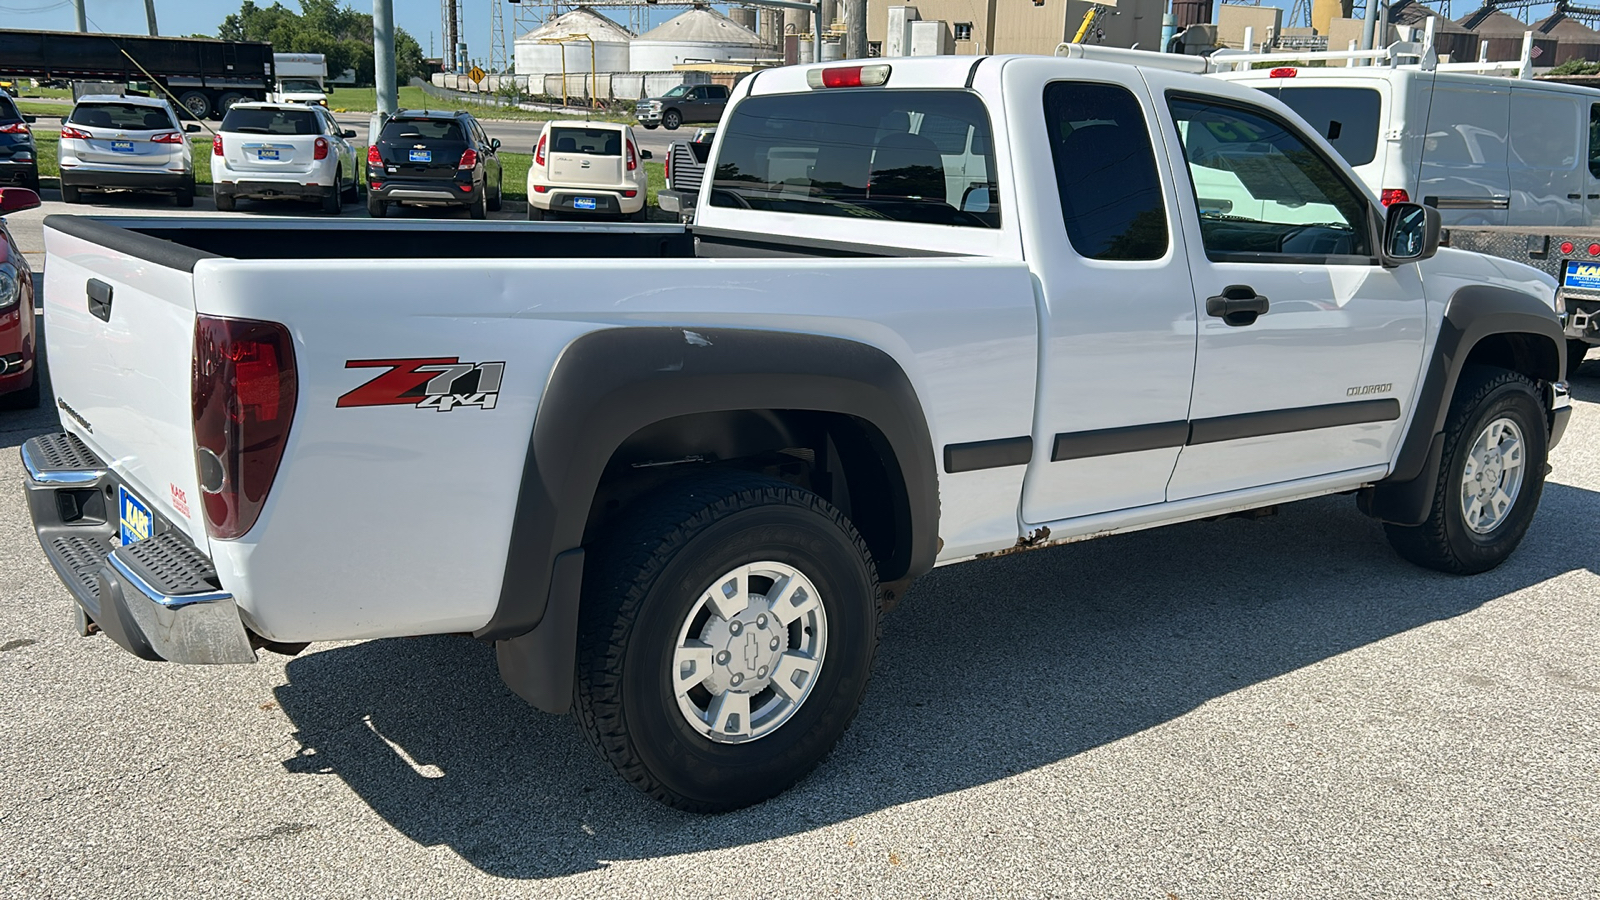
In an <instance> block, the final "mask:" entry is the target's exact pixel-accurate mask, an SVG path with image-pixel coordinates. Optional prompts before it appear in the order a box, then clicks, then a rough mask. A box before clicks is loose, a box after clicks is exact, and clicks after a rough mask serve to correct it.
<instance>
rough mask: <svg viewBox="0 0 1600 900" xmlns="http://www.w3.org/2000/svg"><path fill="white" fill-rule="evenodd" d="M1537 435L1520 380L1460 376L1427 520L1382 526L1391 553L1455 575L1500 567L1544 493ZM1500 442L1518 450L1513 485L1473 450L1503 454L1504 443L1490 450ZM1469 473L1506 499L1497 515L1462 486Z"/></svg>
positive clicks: (1531, 396)
mask: <svg viewBox="0 0 1600 900" xmlns="http://www.w3.org/2000/svg"><path fill="white" fill-rule="evenodd" d="M1508 422H1509V423H1510V426H1511V430H1509V431H1508V430H1506V428H1505V423H1508ZM1496 429H1500V430H1499V432H1498V434H1497V432H1496ZM1545 429H1546V425H1545V411H1544V404H1543V403H1542V402H1541V401H1540V400H1539V394H1538V391H1537V388H1536V387H1535V386H1534V383H1533V382H1532V381H1530V380H1529V379H1528V378H1527V377H1526V376H1524V375H1521V374H1519V373H1517V372H1511V371H1508V370H1506V369H1499V368H1492V367H1488V366H1474V367H1471V368H1469V369H1467V370H1466V371H1464V372H1462V373H1461V380H1460V383H1459V384H1458V385H1457V387H1456V394H1455V398H1454V399H1453V400H1452V401H1451V403H1450V412H1449V415H1448V416H1447V417H1446V419H1445V430H1444V454H1443V462H1442V463H1441V465H1440V467H1439V481H1438V483H1437V484H1435V485H1434V492H1433V508H1432V509H1431V510H1430V511H1429V513H1428V518H1427V520H1426V521H1424V522H1423V523H1422V524H1421V525H1417V526H1404V525H1394V524H1389V523H1385V524H1384V526H1383V527H1384V531H1385V533H1386V534H1387V535H1388V538H1389V543H1390V545H1391V546H1393V547H1394V549H1395V552H1397V553H1399V554H1400V555H1401V556H1402V557H1404V558H1405V559H1407V560H1409V561H1411V562H1413V563H1416V564H1417V565H1419V566H1422V567H1424V568H1428V569H1436V570H1438V571H1440V572H1448V573H1451V574H1455V575H1474V574H1477V573H1479V572H1487V571H1488V570H1490V569H1492V568H1494V567H1495V566H1498V565H1500V564H1501V563H1503V562H1505V561H1506V558H1507V557H1509V556H1510V555H1511V553H1512V551H1514V550H1516V549H1517V544H1518V543H1520V542H1521V541H1522V536H1523V535H1524V534H1526V533H1527V530H1528V525H1529V524H1530V523H1531V522H1532V521H1533V514H1534V511H1535V510H1537V509H1538V507H1539V496H1540V494H1541V493H1543V491H1544V473H1545V454H1546V452H1547V450H1548V446H1547V442H1548V440H1549V435H1548V433H1547V432H1546V430H1545ZM1513 432H1514V434H1513ZM1507 438H1516V443H1517V444H1518V445H1520V465H1518V466H1516V467H1515V468H1516V469H1518V470H1520V471H1519V473H1518V475H1517V476H1516V477H1515V484H1514V485H1513V478H1512V469H1513V466H1511V465H1507V464H1506V459H1505V458H1503V457H1499V456H1491V458H1489V459H1488V460H1487V465H1486V460H1485V456H1484V454H1483V453H1482V452H1479V451H1480V450H1484V449H1487V450H1497V452H1504V451H1506V450H1508V448H1509V445H1508V444H1504V443H1501V444H1500V446H1499V447H1498V448H1496V447H1495V446H1494V445H1495V443H1496V441H1497V440H1499V441H1504V440H1506V439H1507ZM1485 442H1487V443H1485ZM1469 464H1470V465H1471V467H1472V468H1469ZM1474 469H1476V470H1477V472H1478V476H1480V477H1481V479H1482V480H1480V481H1478V484H1479V486H1480V487H1481V488H1482V489H1483V490H1484V491H1488V490H1491V489H1494V490H1496V493H1503V494H1506V495H1508V496H1509V498H1510V503H1509V505H1508V506H1506V507H1505V508H1504V509H1503V510H1499V511H1498V514H1496V511H1495V509H1496V505H1497V504H1496V503H1495V502H1494V499H1493V497H1494V495H1493V494H1489V495H1487V496H1488V503H1487V504H1484V503H1482V502H1481V499H1480V498H1481V497H1482V496H1484V495H1481V494H1479V493H1477V491H1474V490H1472V489H1471V488H1470V487H1469V477H1468V476H1469V473H1470V472H1472V471H1473V470H1474ZM1475 499H1478V500H1479V504H1478V506H1479V508H1482V509H1484V510H1486V512H1485V513H1484V514H1483V515H1484V518H1483V519H1480V520H1478V522H1477V523H1476V525H1475V524H1473V520H1472V519H1471V518H1470V517H1469V507H1470V506H1471V505H1472V504H1473V503H1474V500H1475Z"/></svg>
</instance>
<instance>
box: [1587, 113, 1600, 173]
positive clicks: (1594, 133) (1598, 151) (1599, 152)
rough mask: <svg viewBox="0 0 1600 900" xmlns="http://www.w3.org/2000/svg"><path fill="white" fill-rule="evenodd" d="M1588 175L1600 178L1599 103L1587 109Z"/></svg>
mask: <svg viewBox="0 0 1600 900" xmlns="http://www.w3.org/2000/svg"><path fill="white" fill-rule="evenodd" d="M1589 174H1590V175H1593V176H1594V177H1596V178H1600V103H1596V104H1594V105H1592V106H1590V107H1589Z"/></svg>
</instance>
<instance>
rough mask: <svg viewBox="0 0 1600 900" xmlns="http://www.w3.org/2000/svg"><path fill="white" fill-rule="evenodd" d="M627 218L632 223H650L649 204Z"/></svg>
mask: <svg viewBox="0 0 1600 900" xmlns="http://www.w3.org/2000/svg"><path fill="white" fill-rule="evenodd" d="M625 218H626V219H627V220H628V221H630V222H648V221H650V206H649V205H648V204H646V205H644V206H641V207H639V209H638V211H636V212H631V213H629V214H628V215H627V216H626V217H625Z"/></svg>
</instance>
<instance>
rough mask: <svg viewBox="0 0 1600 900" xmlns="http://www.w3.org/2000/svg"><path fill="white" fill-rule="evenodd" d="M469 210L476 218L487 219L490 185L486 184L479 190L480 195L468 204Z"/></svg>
mask: <svg viewBox="0 0 1600 900" xmlns="http://www.w3.org/2000/svg"><path fill="white" fill-rule="evenodd" d="M467 212H468V213H470V214H471V215H472V217H473V218H474V219H487V218H488V217H489V186H488V185H484V186H483V189H482V190H480V191H478V196H476V197H474V198H472V202H471V203H469V204H467Z"/></svg>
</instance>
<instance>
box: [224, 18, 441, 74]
mask: <svg viewBox="0 0 1600 900" xmlns="http://www.w3.org/2000/svg"><path fill="white" fill-rule="evenodd" d="M217 36H218V37H220V38H222V39H223V40H229V41H266V42H267V43H270V44H271V45H272V49H273V50H274V51H275V52H278V53H321V54H322V55H323V56H324V57H326V58H327V61H328V74H330V75H333V76H335V77H337V76H338V75H339V74H340V73H342V72H344V71H345V70H346V69H354V70H355V73H356V81H357V82H359V83H361V84H372V83H373V81H374V66H373V53H372V16H371V15H369V14H367V13H362V12H357V11H356V10H354V9H351V8H350V6H349V5H348V3H347V2H341V0H300V12H299V13H296V12H295V11H294V10H292V9H289V8H288V7H286V6H284V5H283V4H282V3H278V2H274V3H273V4H272V5H271V6H257V5H256V3H255V2H254V0H244V2H243V4H242V5H241V6H240V7H239V11H238V12H236V13H230V14H229V15H228V16H227V17H226V18H224V19H223V20H222V24H221V25H220V26H218V28H217ZM394 43H395V74H396V75H397V76H398V78H397V80H398V81H399V83H400V84H406V83H407V82H408V81H410V80H411V79H412V78H414V77H424V76H425V75H426V71H425V66H424V65H423V62H422V46H421V45H420V44H418V43H417V40H416V38H413V37H412V36H411V35H409V34H407V33H406V32H405V30H404V29H400V28H397V29H395V39H394Z"/></svg>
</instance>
